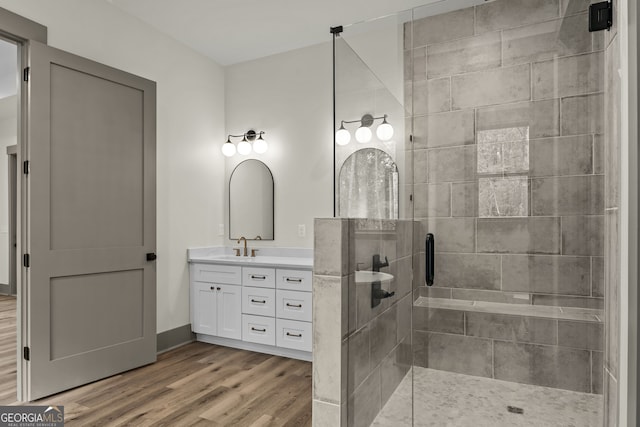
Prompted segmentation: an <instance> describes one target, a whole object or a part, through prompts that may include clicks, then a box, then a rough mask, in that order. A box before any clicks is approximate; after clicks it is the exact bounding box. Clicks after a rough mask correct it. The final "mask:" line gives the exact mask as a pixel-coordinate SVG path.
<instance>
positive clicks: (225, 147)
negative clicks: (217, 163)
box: [222, 141, 236, 157]
mask: <svg viewBox="0 0 640 427" xmlns="http://www.w3.org/2000/svg"><path fill="white" fill-rule="evenodd" d="M222 154H224V155H225V156H226V157H231V156H233V155H234V154H236V146H235V145H233V144H232V143H231V141H227V142H225V143H224V144H222Z"/></svg>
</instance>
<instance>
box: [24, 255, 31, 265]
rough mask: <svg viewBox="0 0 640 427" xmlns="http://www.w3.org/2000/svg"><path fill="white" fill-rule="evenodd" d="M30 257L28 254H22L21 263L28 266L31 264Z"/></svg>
mask: <svg viewBox="0 0 640 427" xmlns="http://www.w3.org/2000/svg"><path fill="white" fill-rule="evenodd" d="M30 258H31V257H30V256H29V254H24V255H23V256H22V265H24V266H25V267H29V266H31V259H30Z"/></svg>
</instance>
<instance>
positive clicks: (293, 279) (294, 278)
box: [287, 277, 302, 283]
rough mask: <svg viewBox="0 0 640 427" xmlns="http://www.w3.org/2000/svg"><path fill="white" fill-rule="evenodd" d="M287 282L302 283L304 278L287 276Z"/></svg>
mask: <svg viewBox="0 0 640 427" xmlns="http://www.w3.org/2000/svg"><path fill="white" fill-rule="evenodd" d="M287 282H293V283H302V279H300V278H297V277H287Z"/></svg>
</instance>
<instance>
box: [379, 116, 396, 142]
mask: <svg viewBox="0 0 640 427" xmlns="http://www.w3.org/2000/svg"><path fill="white" fill-rule="evenodd" d="M376 135H377V136H378V139H379V140H380V141H388V140H390V139H391V138H393V126H391V125H390V124H389V123H387V121H386V120H385V121H384V122H382V124H381V125H380V126H378V128H377V129H376Z"/></svg>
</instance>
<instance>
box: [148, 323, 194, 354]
mask: <svg viewBox="0 0 640 427" xmlns="http://www.w3.org/2000/svg"><path fill="white" fill-rule="evenodd" d="M156 339H157V344H156V351H157V353H158V354H160V353H164V352H165V351H169V350H172V349H174V348H176V347H180V346H181V345H185V344H188V343H190V342H193V341H195V340H196V335H195V334H194V333H193V332H191V324H190V323H188V324H186V325H184V326H178V327H177V328H174V329H169V330H168V331H164V332H160V333H159V334H157V335H156Z"/></svg>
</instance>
